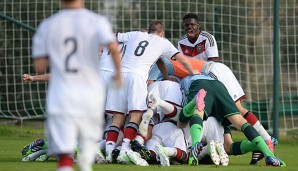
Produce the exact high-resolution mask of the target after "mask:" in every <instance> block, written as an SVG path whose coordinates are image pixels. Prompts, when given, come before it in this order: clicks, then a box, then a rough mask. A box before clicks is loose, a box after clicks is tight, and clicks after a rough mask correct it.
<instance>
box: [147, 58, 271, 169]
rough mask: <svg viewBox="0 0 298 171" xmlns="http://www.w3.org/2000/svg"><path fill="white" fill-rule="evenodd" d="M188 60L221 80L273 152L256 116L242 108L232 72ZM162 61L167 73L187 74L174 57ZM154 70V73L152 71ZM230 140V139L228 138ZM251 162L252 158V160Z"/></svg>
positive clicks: (241, 90) (237, 86)
mask: <svg viewBox="0 0 298 171" xmlns="http://www.w3.org/2000/svg"><path fill="white" fill-rule="evenodd" d="M188 60H189V62H190V63H191V65H192V66H193V68H195V69H196V70H198V71H199V72H201V73H202V74H204V75H209V76H210V77H212V78H214V79H217V80H219V81H220V82H222V83H223V84H224V85H225V87H226V88H227V90H228V92H229V94H230V96H231V97H232V99H233V100H234V102H235V104H236V106H237V108H238V109H239V111H240V113H241V115H242V116H243V117H244V118H245V119H246V120H247V121H248V122H249V123H250V124H251V125H252V126H253V127H254V128H255V129H256V130H257V131H258V133H259V134H260V135H261V136H262V138H263V139H264V140H265V142H266V144H267V145H268V147H269V148H270V150H271V151H272V152H273V153H274V143H273V141H272V140H271V139H273V140H274V141H275V139H274V138H272V137H271V136H270V135H269V134H268V132H267V131H266V130H265V128H264V127H263V126H262V124H261V123H260V122H259V120H258V119H257V117H256V116H255V115H254V114H253V113H252V112H251V111H248V110H247V109H246V108H244V107H243V106H242V104H241V100H242V99H243V98H244V97H245V94H244V91H243V89H242V87H241V85H240V84H239V82H238V80H237V79H236V77H235V75H234V74H233V72H232V71H231V70H230V68H228V67H227V66H226V65H224V64H222V63H219V62H206V61H202V60H198V59H196V58H188ZM163 61H164V63H165V64H166V66H167V70H168V74H169V75H173V76H176V77H178V78H180V79H183V78H184V77H186V76H188V75H189V73H188V71H187V70H186V69H185V68H184V67H183V66H182V65H181V64H179V63H178V62H177V61H176V60H175V59H169V58H163ZM154 72H155V73H154ZM152 73H154V74H151V77H152V78H151V79H156V78H155V77H159V78H160V77H161V75H162V74H159V76H157V75H158V71H157V72H156V71H152ZM230 141H232V140H230ZM252 163H254V162H253V160H252Z"/></svg>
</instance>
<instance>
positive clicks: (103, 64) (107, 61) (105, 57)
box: [98, 42, 126, 72]
mask: <svg viewBox="0 0 298 171" xmlns="http://www.w3.org/2000/svg"><path fill="white" fill-rule="evenodd" d="M118 47H119V49H120V53H122V52H123V51H124V50H125V48H126V45H124V43H122V42H119V45H118ZM98 69H99V70H104V71H110V72H114V71H115V65H114V62H113V59H112V57H111V54H110V52H109V50H108V48H107V47H105V48H104V49H103V51H102V54H101V57H100V60H99V65H98Z"/></svg>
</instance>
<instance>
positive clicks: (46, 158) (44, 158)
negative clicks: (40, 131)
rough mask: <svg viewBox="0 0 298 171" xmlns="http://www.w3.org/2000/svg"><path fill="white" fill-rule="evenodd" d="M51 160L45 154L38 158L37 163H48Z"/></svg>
mask: <svg viewBox="0 0 298 171" xmlns="http://www.w3.org/2000/svg"><path fill="white" fill-rule="evenodd" d="M49 158H50V156H48V155H47V154H43V155H40V156H39V157H37V158H36V159H35V161H39V162H43V161H47V160H48V159H49Z"/></svg>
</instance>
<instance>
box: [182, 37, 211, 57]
mask: <svg viewBox="0 0 298 171" xmlns="http://www.w3.org/2000/svg"><path fill="white" fill-rule="evenodd" d="M205 45H206V40H203V41H202V42H200V43H198V44H196V45H195V46H194V47H192V46H187V45H184V44H181V43H180V47H181V51H182V53H183V54H184V55H186V56H190V57H194V56H197V55H199V54H201V53H203V52H205V51H206V47H205Z"/></svg>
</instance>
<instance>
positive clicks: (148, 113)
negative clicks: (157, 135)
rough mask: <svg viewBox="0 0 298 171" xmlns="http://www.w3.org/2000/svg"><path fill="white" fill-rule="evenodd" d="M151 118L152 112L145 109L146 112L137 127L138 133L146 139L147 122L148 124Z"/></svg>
mask: <svg viewBox="0 0 298 171" xmlns="http://www.w3.org/2000/svg"><path fill="white" fill-rule="evenodd" d="M152 116H153V110H152V109H150V108H149V109H147V111H146V112H145V113H144V114H143V116H142V121H141V123H140V125H139V133H140V134H141V135H142V136H144V137H147V134H148V125H149V122H150V119H151V118H152ZM139 142H140V141H139Z"/></svg>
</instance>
